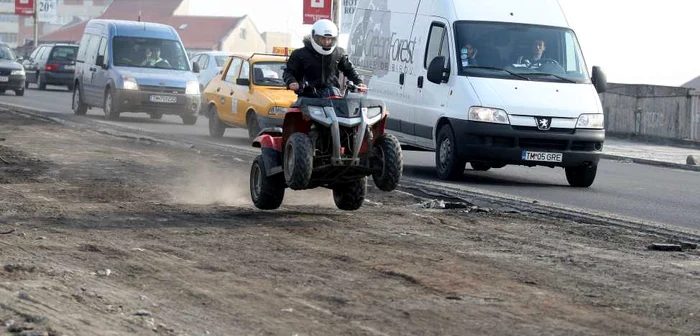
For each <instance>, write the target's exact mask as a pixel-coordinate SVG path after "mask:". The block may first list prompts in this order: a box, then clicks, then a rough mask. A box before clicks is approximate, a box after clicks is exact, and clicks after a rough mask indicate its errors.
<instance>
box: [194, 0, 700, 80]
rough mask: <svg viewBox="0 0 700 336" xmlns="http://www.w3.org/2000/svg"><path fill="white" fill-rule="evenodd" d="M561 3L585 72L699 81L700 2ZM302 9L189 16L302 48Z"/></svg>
mask: <svg viewBox="0 0 700 336" xmlns="http://www.w3.org/2000/svg"><path fill="white" fill-rule="evenodd" d="M492 1H493V2H494V3H495V4H496V3H498V0H492ZM523 1H527V0H523ZM232 2H235V3H236V5H231V3H232ZM560 3H561V6H562V8H563V9H564V13H565V15H566V17H567V19H568V21H569V25H570V26H571V28H573V30H574V31H575V32H576V35H577V36H578V40H579V43H580V44H581V49H582V51H583V55H584V58H585V59H586V63H587V65H588V68H589V70H590V68H591V66H593V65H598V66H600V67H602V68H603V71H604V72H605V74H606V75H607V79H608V81H609V82H614V83H629V84H653V85H668V86H681V85H683V84H684V83H686V82H688V81H690V80H691V79H693V78H695V77H697V76H700V34H699V32H700V29H698V27H699V25H698V21H700V0H664V1H643V0H560ZM302 7H303V2H302V0H254V1H247V2H245V3H244V2H243V1H233V0H192V1H190V14H192V15H213V16H242V15H246V14H247V15H248V16H250V18H251V19H252V20H253V22H254V23H255V26H256V27H257V28H258V30H259V31H260V32H261V33H262V32H265V31H276V32H286V33H290V34H292V36H293V37H294V38H295V39H296V41H297V43H300V42H299V41H301V37H302V36H303V35H305V34H308V33H309V32H310V26H308V25H302V11H303V8H302Z"/></svg>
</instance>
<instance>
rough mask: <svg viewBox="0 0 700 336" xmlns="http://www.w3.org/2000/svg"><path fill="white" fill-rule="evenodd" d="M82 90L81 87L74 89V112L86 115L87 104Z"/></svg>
mask: <svg viewBox="0 0 700 336" xmlns="http://www.w3.org/2000/svg"><path fill="white" fill-rule="evenodd" d="M82 100H83V97H82V91H81V90H80V87H77V88H76V89H75V90H73V106H72V108H73V113H74V114H75V115H85V114H86V113H87V105H85V104H84V103H83V102H82Z"/></svg>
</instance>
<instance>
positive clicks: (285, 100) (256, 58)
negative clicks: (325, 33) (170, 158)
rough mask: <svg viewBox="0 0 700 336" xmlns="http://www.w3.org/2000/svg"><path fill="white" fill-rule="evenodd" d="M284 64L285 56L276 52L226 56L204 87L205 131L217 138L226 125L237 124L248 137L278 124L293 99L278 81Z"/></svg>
mask: <svg viewBox="0 0 700 336" xmlns="http://www.w3.org/2000/svg"><path fill="white" fill-rule="evenodd" d="M286 64H287V56H283V55H278V54H264V53H253V54H238V53H236V54H234V55H233V56H231V57H229V58H228V60H227V61H226V64H225V65H224V70H223V71H221V72H220V73H218V74H217V75H216V76H215V77H214V79H212V80H211V81H210V82H209V85H207V87H206V88H205V90H204V96H205V100H206V102H207V109H206V112H205V115H206V117H207V118H209V134H210V135H211V136H212V137H217V138H218V137H221V136H223V135H224V132H225V131H226V128H228V127H240V128H247V129H248V137H249V138H250V139H251V140H252V139H254V138H255V137H256V136H257V134H258V133H259V132H260V130H261V129H262V128H265V127H274V126H279V127H281V126H282V121H283V120H284V114H285V113H286V112H287V109H288V108H289V106H290V105H291V104H292V103H293V102H295V101H296V100H297V96H296V94H295V93H294V91H291V90H288V89H287V87H286V85H285V84H284V81H283V80H282V73H283V72H284V67H285V66H286ZM251 69H252V71H251ZM251 74H252V76H251Z"/></svg>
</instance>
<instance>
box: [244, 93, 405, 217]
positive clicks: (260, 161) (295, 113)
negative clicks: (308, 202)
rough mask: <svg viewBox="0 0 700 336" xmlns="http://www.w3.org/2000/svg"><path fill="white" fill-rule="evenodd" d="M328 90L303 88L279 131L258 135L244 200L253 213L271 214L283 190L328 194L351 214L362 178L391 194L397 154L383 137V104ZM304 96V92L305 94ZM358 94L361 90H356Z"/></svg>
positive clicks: (399, 162)
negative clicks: (248, 201) (326, 191)
mask: <svg viewBox="0 0 700 336" xmlns="http://www.w3.org/2000/svg"><path fill="white" fill-rule="evenodd" d="M346 86H347V88H346V90H345V94H344V95H341V94H340V90H338V89H336V88H330V89H325V90H316V89H313V88H311V89H310V88H309V87H308V86H305V87H304V88H303V89H301V91H297V95H298V96H299V98H298V99H297V101H296V102H295V103H294V104H292V105H291V107H290V108H289V109H288V111H287V113H286V114H285V115H284V122H283V126H282V128H280V127H272V128H265V129H263V130H261V131H260V133H259V135H258V137H257V138H255V140H254V141H253V147H256V148H261V150H262V154H260V155H258V157H257V158H256V159H255V161H253V164H252V167H251V169H250V196H251V198H252V200H253V203H254V204H255V206H256V207H257V208H259V209H264V210H271V209H277V208H279V206H280V205H281V204H282V200H283V199H284V192H285V189H286V188H287V187H289V188H290V189H292V190H304V189H313V188H317V187H325V188H328V189H332V190H333V200H334V201H335V205H336V206H337V207H338V208H339V209H341V210H357V209H359V208H360V207H361V206H362V204H363V203H364V200H365V193H366V192H367V176H369V175H372V178H373V179H374V184H375V185H376V186H377V188H378V189H379V190H382V191H387V192H388V191H392V190H394V189H396V187H397V186H398V184H399V180H400V179H401V175H402V173H403V154H402V152H401V146H400V144H399V141H398V140H397V139H396V137H395V136H393V135H391V134H387V133H384V128H385V126H386V121H387V117H388V115H389V114H388V112H387V110H386V107H385V105H384V103H383V102H382V101H380V100H376V99H368V98H366V97H363V96H362V95H350V96H348V91H350V92H353V93H354V92H357V91H358V87H357V86H355V85H354V84H353V83H352V82H348V84H347V85H346ZM309 91H310V92H309ZM361 91H364V90H361Z"/></svg>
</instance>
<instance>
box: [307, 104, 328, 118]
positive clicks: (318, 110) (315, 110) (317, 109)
mask: <svg viewBox="0 0 700 336" xmlns="http://www.w3.org/2000/svg"><path fill="white" fill-rule="evenodd" d="M309 113H310V114H311V115H312V116H314V117H318V118H325V117H326V112H325V111H323V107H321V106H309Z"/></svg>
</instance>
